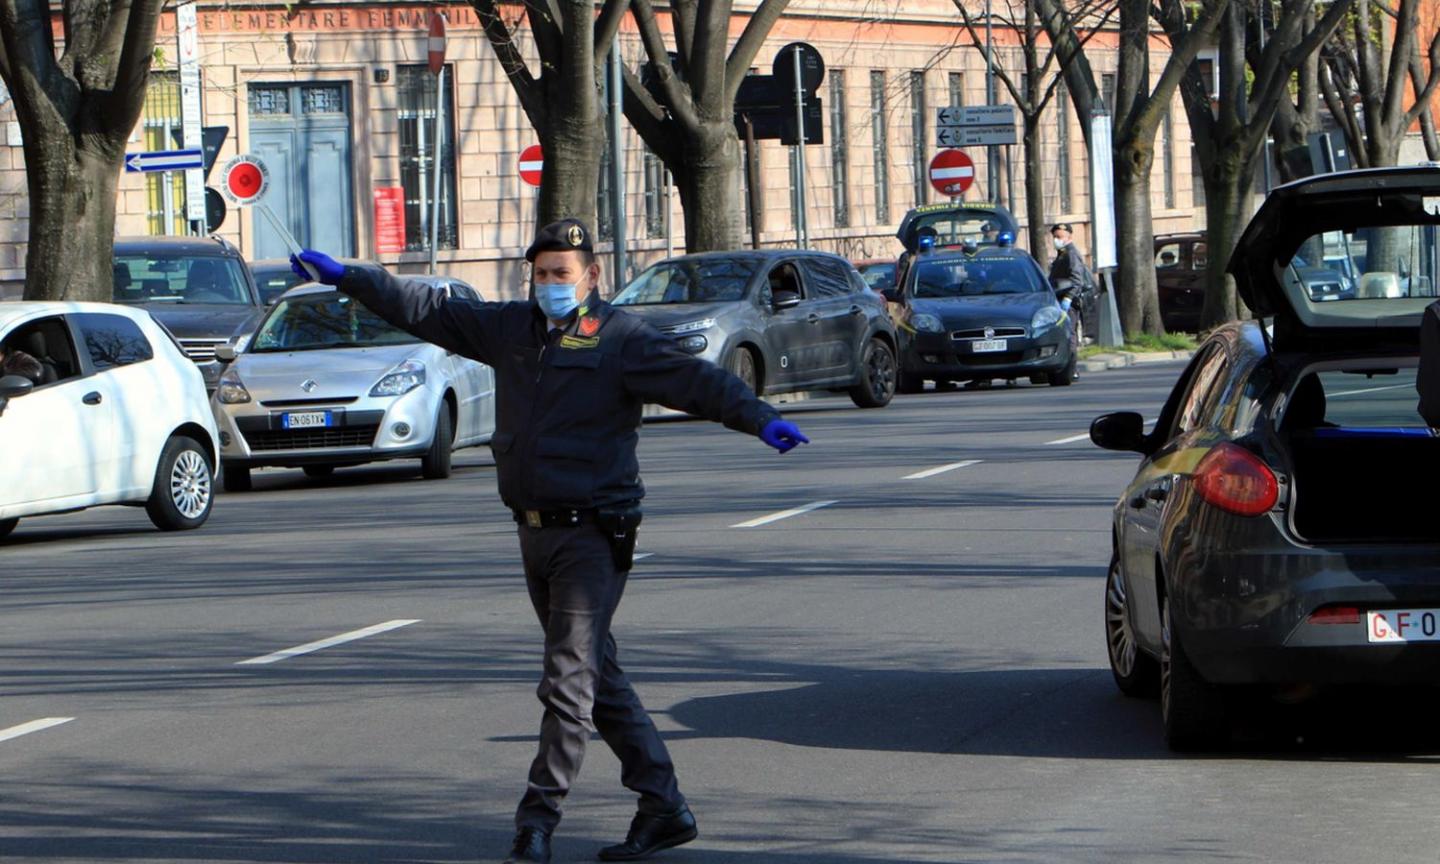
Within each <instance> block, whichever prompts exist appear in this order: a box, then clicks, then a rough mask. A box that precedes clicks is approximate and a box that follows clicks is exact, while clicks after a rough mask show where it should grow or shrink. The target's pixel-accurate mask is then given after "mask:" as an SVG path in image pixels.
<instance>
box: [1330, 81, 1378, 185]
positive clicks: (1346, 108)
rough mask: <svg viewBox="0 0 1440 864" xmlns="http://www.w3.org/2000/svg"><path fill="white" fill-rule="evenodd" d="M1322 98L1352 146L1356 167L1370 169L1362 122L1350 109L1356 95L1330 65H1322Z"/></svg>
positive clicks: (1351, 151) (1351, 150)
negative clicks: (1361, 129)
mask: <svg viewBox="0 0 1440 864" xmlns="http://www.w3.org/2000/svg"><path fill="white" fill-rule="evenodd" d="M1320 96H1321V98H1323V99H1324V100H1325V107H1326V108H1328V109H1330V116H1332V117H1334V118H1335V122H1336V123H1338V124H1340V129H1341V131H1342V132H1344V133H1345V142H1346V143H1347V144H1349V145H1350V153H1351V154H1352V156H1353V158H1354V160H1355V165H1356V167H1360V168H1365V167H1369V157H1368V155H1367V154H1366V153H1365V147H1364V143H1365V142H1364V136H1363V135H1362V134H1361V132H1360V122H1359V121H1358V120H1356V119H1355V111H1354V110H1353V109H1352V108H1351V107H1350V106H1351V105H1353V104H1354V102H1353V99H1354V93H1353V92H1352V91H1351V90H1350V88H1349V86H1348V85H1347V84H1346V83H1345V81H1344V80H1343V79H1341V78H1339V77H1337V76H1336V75H1335V74H1334V70H1333V69H1332V68H1331V67H1330V64H1328V63H1321V64H1320Z"/></svg>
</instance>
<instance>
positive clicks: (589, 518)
mask: <svg viewBox="0 0 1440 864" xmlns="http://www.w3.org/2000/svg"><path fill="white" fill-rule="evenodd" d="M512 512H513V513H514V514H515V521H516V522H518V523H520V524H521V525H525V526H528V527H530V528H555V527H565V526H570V525H583V524H586V523H589V522H594V521H595V511H594V510H514V511H512Z"/></svg>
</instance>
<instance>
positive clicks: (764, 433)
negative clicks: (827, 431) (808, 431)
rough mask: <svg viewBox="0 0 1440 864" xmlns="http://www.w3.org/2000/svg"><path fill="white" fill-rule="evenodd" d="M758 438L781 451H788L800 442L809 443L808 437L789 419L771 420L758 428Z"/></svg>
mask: <svg viewBox="0 0 1440 864" xmlns="http://www.w3.org/2000/svg"><path fill="white" fill-rule="evenodd" d="M760 440H761V441H764V442H765V443H766V444H769V445H770V446H771V447H774V448H775V449H776V450H779V451H780V452H781V453H789V452H790V451H791V450H794V449H795V448H796V447H798V446H800V445H801V444H809V443H810V439H809V438H806V437H805V436H804V435H802V434H801V433H800V427H799V426H796V425H795V424H794V423H791V422H790V421H789V420H771V421H770V422H769V423H766V424H765V428H764V429H761V430H760Z"/></svg>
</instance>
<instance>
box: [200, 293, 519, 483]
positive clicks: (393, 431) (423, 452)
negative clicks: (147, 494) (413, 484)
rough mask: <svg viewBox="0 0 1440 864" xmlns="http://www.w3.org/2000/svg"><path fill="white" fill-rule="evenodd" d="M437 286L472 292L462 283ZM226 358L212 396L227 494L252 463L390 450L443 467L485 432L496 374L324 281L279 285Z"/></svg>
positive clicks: (374, 457)
mask: <svg viewBox="0 0 1440 864" xmlns="http://www.w3.org/2000/svg"><path fill="white" fill-rule="evenodd" d="M437 287H438V288H440V289H441V290H445V291H447V292H450V293H451V294H452V295H453V296H456V297H458V298H460V299H464V300H472V301H478V300H479V295H478V294H476V293H475V290H474V289H473V288H471V287H470V286H469V285H466V284H465V283H463V282H459V281H457V280H449V279H443V280H438V282H437ZM238 347H240V348H243V352H240V353H237V352H236V347H232V346H224V347H223V348H222V349H221V350H220V352H218V353H219V356H220V358H221V359H222V360H232V359H233V362H231V364H230V366H229V368H227V369H226V370H225V372H224V374H223V375H222V376H221V378H220V384H219V388H218V389H217V390H216V391H215V395H214V397H213V398H212V400H211V405H212V407H213V409H214V413H215V422H216V425H217V426H218V427H219V430H220V462H221V465H222V467H223V473H222V476H223V478H224V485H225V489H226V490H227V491H245V490H248V489H249V488H250V487H251V476H250V472H251V469H253V468H258V467H261V466H281V467H287V468H302V469H304V471H305V473H306V474H307V475H308V476H310V477H326V476H329V475H330V474H331V473H332V472H334V470H335V469H336V468H340V467H344V466H347V465H359V464H362V463H366V462H378V461H382V460H387V459H405V458H418V459H419V460H420V465H421V472H422V474H423V475H424V476H425V477H426V478H442V477H448V476H449V475H450V464H451V461H450V460H451V451H452V450H454V449H458V448H461V447H473V446H477V445H479V444H483V443H485V442H487V441H489V440H490V436H491V434H492V433H493V432H494V430H495V375H494V371H493V370H492V369H491V368H490V367H489V366H486V365H485V364H483V363H478V362H476V361H474V360H469V359H466V358H464V357H460V356H458V355H455V354H451V353H449V352H447V351H446V350H445V349H443V348H439V347H436V346H434V345H431V344H429V343H427V342H422V341H421V340H420V339H418V338H416V337H414V336H411V335H410V334H409V333H406V332H405V331H403V330H400V329H398V328H396V327H393V326H391V325H390V324H389V323H387V322H386V321H384V320H383V319H381V318H380V317H379V316H377V315H376V314H375V313H373V312H371V311H370V310H369V309H367V308H365V307H364V306H363V305H362V304H360V303H359V302H357V301H355V300H352V299H351V298H349V297H347V296H345V295H344V294H341V293H339V292H338V291H336V290H335V289H333V288H329V287H326V286H324V285H314V284H307V285H302V286H299V287H296V288H293V289H291V290H290V291H288V292H286V293H285V295H284V296H282V297H281V298H280V299H279V300H278V301H277V302H276V304H275V306H274V308H272V309H271V310H270V313H269V314H268V315H267V316H266V317H265V319H264V321H262V322H261V324H260V326H259V328H258V329H257V330H256V331H255V335H254V337H253V338H252V339H251V340H249V342H248V344H244V345H242V346H238Z"/></svg>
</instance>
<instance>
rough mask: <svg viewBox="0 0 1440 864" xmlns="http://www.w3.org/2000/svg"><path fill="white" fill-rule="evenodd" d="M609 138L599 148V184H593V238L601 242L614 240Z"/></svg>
mask: <svg viewBox="0 0 1440 864" xmlns="http://www.w3.org/2000/svg"><path fill="white" fill-rule="evenodd" d="M610 165H611V160H610V137H609V136H608V135H607V136H606V137H605V143H604V144H602V145H601V147H600V182H599V183H597V184H595V236H596V238H598V239H599V240H601V241H606V240H614V239H615V214H614V212H612V211H611V209H610V187H611V185H612V184H611V182H610V172H611V171H612V170H613V169H611V167H610Z"/></svg>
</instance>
